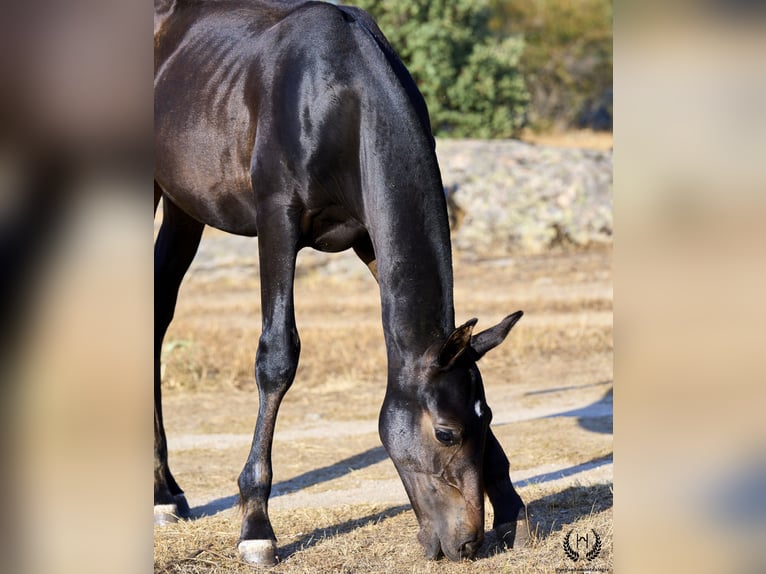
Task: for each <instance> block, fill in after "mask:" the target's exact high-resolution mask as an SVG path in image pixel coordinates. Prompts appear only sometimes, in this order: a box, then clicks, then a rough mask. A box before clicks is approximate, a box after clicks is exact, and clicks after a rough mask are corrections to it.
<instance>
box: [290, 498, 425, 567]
mask: <svg viewBox="0 0 766 574" xmlns="http://www.w3.org/2000/svg"><path fill="white" fill-rule="evenodd" d="M411 509H412V506H410V505H409V504H402V505H399V506H392V507H391V508H387V509H386V510H382V511H381V512H375V513H373V514H368V515H367V516H363V517H362V518H353V519H351V520H347V521H345V522H341V523H340V524H334V525H331V526H326V527H323V528H315V529H314V530H312V531H311V532H309V533H307V534H305V535H304V536H301V537H300V538H299V539H298V540H296V541H295V542H291V543H290V544H286V545H285V546H283V547H281V548H280V549H279V552H278V554H279V558H280V560H287V559H288V558H289V557H290V556H292V555H293V554H295V553H297V552H300V551H301V550H307V549H309V548H311V547H312V546H316V545H317V544H319V543H320V542H322V541H323V540H325V539H327V538H331V537H335V536H340V535H343V534H348V533H349V532H352V531H354V530H356V529H357V528H362V527H363V526H367V525H368V524H370V523H372V522H376V523H377V522H380V521H381V520H385V519H387V518H393V517H394V516H398V515H400V514H402V513H403V512H407V511H408V510H411Z"/></svg>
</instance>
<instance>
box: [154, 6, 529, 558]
mask: <svg viewBox="0 0 766 574" xmlns="http://www.w3.org/2000/svg"><path fill="white" fill-rule="evenodd" d="M154 45H155V76H154V102H155V104H154V105H155V210H156V207H157V203H158V201H159V199H160V198H163V201H164V204H163V205H164V211H163V222H162V227H161V229H160V232H159V236H158V238H157V241H156V245H155V347H154V353H155V381H154V385H155V387H154V388H155V411H154V432H155V445H154V451H155V467H154V479H155V490H154V497H155V504H156V505H158V506H157V507H156V508H159V509H160V510H159V516H160V519H162V518H163V517H167V515H168V513H174V514H183V512H184V510H185V499H184V497H183V492H182V490H181V489H180V488H179V486H178V484H177V483H176V481H175V480H174V479H173V476H172V474H171V472H170V470H169V468H168V462H167V446H166V439H165V432H164V428H163V423H162V408H161V400H160V375H159V373H160V369H159V361H160V349H161V347H162V340H163V337H164V335H165V332H166V330H167V327H168V325H169V323H170V321H171V319H172V316H173V311H174V308H175V302H176V297H177V292H178V287H179V284H180V282H181V279H182V278H183V275H184V273H185V272H186V270H187V269H188V267H189V265H190V263H191V261H192V259H193V257H194V254H195V252H196V250H197V247H198V244H199V241H200V236H201V234H202V229H203V227H204V225H211V226H214V227H216V228H218V229H222V230H225V231H228V232H231V233H236V234H241V235H249V236H256V235H257V236H258V238H259V242H260V250H259V253H260V274H261V299H262V309H263V311H262V314H263V325H262V333H261V337H260V341H259V343H258V351H257V355H256V359H255V374H256V381H257V385H258V392H259V398H260V407H259V410H258V419H257V423H256V427H255V434H254V437H253V443H252V449H251V451H250V455H249V456H248V459H247V462H246V463H245V466H244V469H243V470H242V473H241V474H240V476H239V481H238V482H239V489H240V495H241V502H242V508H243V511H244V517H243V521H242V531H241V536H240V542H239V546H238V547H239V550H240V553H241V554H242V555H243V557H244V558H245V559H246V560H248V561H250V562H254V563H260V564H272V563H274V562H275V560H276V554H275V552H276V537H275V535H274V531H273V530H272V527H271V524H270V522H269V517H268V498H269V493H270V491H271V481H272V468H271V447H272V439H273V434H274V425H275V421H276V417H277V411H278V410H279V405H280V402H281V400H282V398H283V396H284V395H285V393H286V392H287V390H288V389H289V388H290V386H291V385H292V382H293V378H294V376H295V371H296V368H297V365H298V355H299V353H300V340H299V338H298V331H297V330H296V326H295V317H294V307H293V281H294V274H295V261H296V254H297V252H298V250H300V249H301V248H304V247H312V248H314V249H318V250H321V251H325V252H338V251H343V250H346V249H349V248H351V249H354V251H355V252H356V254H357V255H358V256H359V258H360V259H361V260H362V261H363V262H364V263H366V264H367V265H368V266H369V268H370V270H371V271H372V272H373V274H374V275H375V277H376V279H377V280H378V283H379V287H380V299H381V308H382V319H383V330H384V334H385V342H386V348H387V355H388V385H387V389H386V396H385V400H384V403H383V406H382V409H381V413H380V420H379V431H380V437H381V440H382V442H383V445H384V446H385V448H386V450H387V452H388V454H389V456H390V457H391V459H392V460H393V462H394V465H395V466H396V469H397V471H398V472H399V475H400V477H401V479H402V482H403V483H404V486H405V489H406V491H407V494H408V496H409V499H410V501H411V503H412V507H413V509H414V511H415V514H416V516H417V519H418V522H419V525H420V532H419V534H418V540H419V541H420V543H421V544H422V545H423V547H424V548H425V551H426V555H427V556H428V557H429V558H437V557H439V556H440V555H441V554H442V553H444V554H446V556H447V557H449V558H450V559H452V560H459V559H462V558H470V557H472V556H474V555H475V553H476V552H477V550H478V548H479V547H480V545H481V543H482V540H483V537H484V494H485V493H486V494H487V496H488V497H489V500H490V502H491V503H492V505H493V507H494V512H495V518H494V527H495V528H496V529H497V530H498V531H499V532H498V533H499V535H500V536H501V537H506V538H505V539H506V541H507V542H509V543H510V544H511V545H512V544H513V540H514V537H516V539H517V542H518V539H519V537H518V536H516V535H517V531H516V529H517V523H518V524H519V525H525V521H524V517H525V516H526V514H525V510H524V505H523V503H522V501H521V498H520V497H519V495H518V494H517V493H516V491H515V489H514V488H513V486H512V484H511V480H510V478H509V465H508V459H507V458H506V456H505V454H504V453H503V450H502V448H501V446H500V444H499V443H498V441H497V439H496V438H495V436H494V435H493V433H492V430H491V429H490V428H489V423H490V420H491V417H492V413H491V411H490V409H489V407H488V406H487V403H486V399H485V396H484V388H483V383H482V379H481V375H480V374H479V370H478V368H477V367H476V361H477V360H478V359H479V358H481V356H482V355H484V354H485V353H486V352H487V351H489V350H490V349H492V348H493V347H495V346H497V345H498V344H500V343H501V342H502V341H503V339H504V338H505V337H506V335H507V334H508V332H509V331H510V329H511V328H512V327H513V325H514V324H515V323H516V321H518V319H519V318H520V317H521V315H522V313H521V311H519V312H516V313H514V314H512V315H509V316H508V317H506V318H505V319H503V321H501V322H500V323H499V324H498V325H496V326H494V327H492V328H490V329H488V330H486V331H483V332H481V333H478V334H476V335H474V334H473V328H474V325H475V324H476V319H472V320H470V321H468V322H467V323H465V324H463V325H461V326H460V327H457V328H456V327H455V313H454V308H453V293H452V290H453V286H452V260H451V248H450V237H449V226H448V218H447V209H446V203H445V198H444V192H443V187H442V181H441V175H440V172H439V167H438V165H437V161H436V155H435V151H434V139H433V136H432V135H431V128H430V124H429V119H428V111H427V108H426V104H425V102H424V101H423V98H422V96H421V95H420V92H419V91H418V89H417V87H416V86H415V83H414V82H413V80H412V78H411V77H410V75H409V74H408V72H407V71H406V69H405V68H404V66H403V64H402V63H401V61H400V60H399V58H398V57H397V56H396V54H395V53H394V51H393V50H392V48H391V47H390V46H389V44H388V42H387V41H386V39H385V37H384V36H383V34H382V33H381V31H380V30H379V29H378V27H377V25H376V24H375V23H374V21H373V20H372V19H371V18H370V17H369V16H368V15H367V14H366V13H365V12H363V11H361V10H358V9H355V8H350V7H338V6H334V5H330V4H324V3H321V2H302V1H295V2H293V1H281V2H280V1H274V0H270V1H266V2H260V1H254V0H209V1H200V0H166V1H163V0H155V33H154ZM520 531H521V530H519V532H520Z"/></svg>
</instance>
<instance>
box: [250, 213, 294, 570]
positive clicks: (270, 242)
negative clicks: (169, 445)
mask: <svg viewBox="0 0 766 574" xmlns="http://www.w3.org/2000/svg"><path fill="white" fill-rule="evenodd" d="M298 239H299V226H298V222H296V221H293V220H292V219H291V217H290V215H289V214H288V213H286V211H285V210H283V209H281V208H276V209H269V206H266V205H262V206H259V214H258V243H259V254H260V255H259V256H260V273H261V308H262V309H263V317H262V320H263V329H262V332H261V337H260V341H259V344H258V353H257V355H256V360H255V372H256V381H257V384H258V397H259V408H258V420H257V422H256V427H255V433H254V436H253V443H252V447H251V449H250V454H249V456H248V459H247V462H246V463H245V466H244V468H243V469H242V472H241V474H240V475H239V480H238V483H239V491H240V503H241V507H242V510H243V519H242V531H241V534H240V541H239V544H238V546H237V548H238V550H239V553H240V555H241V556H242V558H243V559H244V560H246V561H247V562H250V563H253V564H259V565H267V566H268V565H274V564H276V561H277V556H276V536H275V535H274V530H273V529H272V527H271V522H270V521H269V516H268V500H269V495H270V494H271V482H272V465H271V449H272V443H273V438H274V427H275V425H276V419H277V413H278V411H279V406H280V404H281V402H282V398H283V397H284V395H285V393H286V392H287V390H288V389H289V388H290V386H291V385H292V383H293V380H294V378H295V371H296V369H297V367H298V357H299V355H300V339H299V337H298V331H297V328H296V326H295V311H294V304H293V283H294V276H295V257H296V255H297V251H298Z"/></svg>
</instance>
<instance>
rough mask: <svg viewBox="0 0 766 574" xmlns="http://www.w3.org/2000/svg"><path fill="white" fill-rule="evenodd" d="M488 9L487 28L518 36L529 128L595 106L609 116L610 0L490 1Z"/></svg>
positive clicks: (558, 124) (557, 122)
mask: <svg viewBox="0 0 766 574" xmlns="http://www.w3.org/2000/svg"><path fill="white" fill-rule="evenodd" d="M492 9H493V16H492V20H491V21H490V27H491V28H492V29H493V31H495V32H496V33H503V34H522V35H523V37H524V40H525V44H526V46H525V50H524V54H523V56H522V58H521V67H522V70H523V74H524V79H525V81H526V85H527V88H528V89H529V92H530V95H531V98H532V102H531V106H530V110H529V119H530V122H531V124H532V126H533V127H535V128H537V129H550V128H553V127H555V128H565V127H571V126H573V125H576V124H577V123H578V121H579V120H580V119H581V117H582V116H583V115H587V114H588V112H589V111H591V110H592V109H593V108H595V107H597V106H599V105H601V106H608V112H609V115H610V116H611V111H612V110H611V102H609V103H605V102H603V98H604V94H605V93H606V92H607V91H609V90H610V89H611V86H612V2H611V0H492Z"/></svg>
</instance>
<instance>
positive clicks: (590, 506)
mask: <svg viewBox="0 0 766 574" xmlns="http://www.w3.org/2000/svg"><path fill="white" fill-rule="evenodd" d="M613 500H614V495H613V492H612V485H611V484H593V485H590V486H570V487H569V488H567V489H566V490H563V491H561V492H556V493H553V494H549V495H546V496H543V497H542V498H538V499H537V500H534V501H532V502H530V503H528V504H527V509H528V512H529V526H530V529H531V530H532V534H533V538H536V539H537V540H538V542H540V541H542V540H545V539H546V538H548V537H550V536H553V535H554V534H556V533H558V532H560V531H561V530H563V529H564V528H566V527H567V526H569V525H571V524H574V523H575V522H577V521H578V520H580V519H581V518H585V517H587V516H590V515H591V514H597V513H599V512H602V511H604V510H607V509H609V508H611V507H612V504H613ZM506 551H507V549H506V547H505V544H504V543H503V542H502V541H501V540H499V539H498V538H497V536H496V535H495V531H494V530H492V531H490V532H488V533H487V537H486V538H485V540H484V544H483V545H482V547H481V550H480V551H479V554H478V556H477V558H487V557H490V556H494V555H495V554H498V553H500V552H506Z"/></svg>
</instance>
